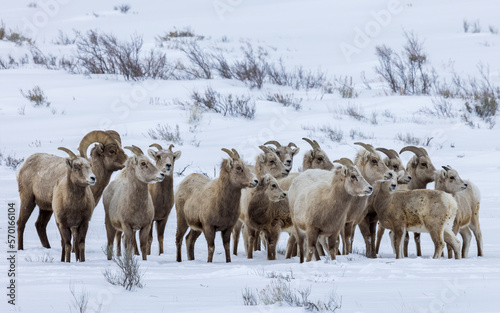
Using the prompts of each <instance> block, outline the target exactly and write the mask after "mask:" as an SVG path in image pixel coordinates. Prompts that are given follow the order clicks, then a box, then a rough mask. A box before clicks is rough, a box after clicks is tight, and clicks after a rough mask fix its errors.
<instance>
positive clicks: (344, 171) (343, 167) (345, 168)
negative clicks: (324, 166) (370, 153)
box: [342, 165, 347, 176]
mask: <svg viewBox="0 0 500 313" xmlns="http://www.w3.org/2000/svg"><path fill="white" fill-rule="evenodd" d="M342 174H344V176H347V167H345V166H343V165H342Z"/></svg>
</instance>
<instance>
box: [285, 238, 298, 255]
mask: <svg viewBox="0 0 500 313" xmlns="http://www.w3.org/2000/svg"><path fill="white" fill-rule="evenodd" d="M294 249H295V255H297V239H295V236H294V235H293V234H290V236H289V237H288V242H287V243H286V255H285V259H289V258H291V257H292V254H293V250H294Z"/></svg>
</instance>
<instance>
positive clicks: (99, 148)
mask: <svg viewBox="0 0 500 313" xmlns="http://www.w3.org/2000/svg"><path fill="white" fill-rule="evenodd" d="M95 150H96V151H97V154H98V155H102V154H103V153H104V145H103V144H102V143H99V144H96V145H95Z"/></svg>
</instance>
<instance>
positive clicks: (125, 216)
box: [103, 146, 165, 260]
mask: <svg viewBox="0 0 500 313" xmlns="http://www.w3.org/2000/svg"><path fill="white" fill-rule="evenodd" d="M125 149H128V150H130V151H132V152H133V153H134V156H133V157H131V158H129V159H128V161H127V163H126V167H125V169H124V170H123V171H122V172H121V173H120V175H119V176H118V177H117V178H116V179H115V180H113V181H112V182H111V183H110V184H109V185H108V186H107V187H106V189H104V193H103V195H104V196H103V204H104V212H105V220H104V222H105V225H106V234H107V238H108V244H107V257H108V260H111V259H112V256H113V240H114V239H115V235H116V241H117V255H121V237H122V233H123V234H124V235H125V250H126V252H127V254H129V253H130V254H131V253H132V250H133V246H134V235H135V231H137V230H139V238H140V244H141V253H142V259H143V260H147V251H148V239H149V233H150V229H151V225H152V223H153V218H154V205H153V199H152V197H151V194H150V193H149V190H148V184H154V183H157V182H161V181H162V180H163V179H164V178H165V174H164V173H162V172H161V171H160V170H159V169H158V168H157V167H156V166H155V165H154V164H153V163H152V162H151V161H150V160H149V158H148V157H147V156H145V155H144V153H143V152H142V150H141V149H140V148H139V147H136V146H131V147H125Z"/></svg>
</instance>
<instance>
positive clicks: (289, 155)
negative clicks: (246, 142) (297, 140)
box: [265, 140, 300, 170]
mask: <svg viewBox="0 0 500 313" xmlns="http://www.w3.org/2000/svg"><path fill="white" fill-rule="evenodd" d="M269 144H272V145H275V146H276V148H272V149H273V151H274V152H275V153H276V155H277V156H278V157H279V158H280V160H281V162H283V164H285V166H286V168H287V169H288V170H292V167H293V157H294V156H296V155H297V153H299V151H300V148H298V147H297V145H296V144H294V143H293V142H290V143H288V145H287V146H282V145H281V144H280V143H279V142H277V141H276V140H269V141H268V142H266V143H265V145H269Z"/></svg>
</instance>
